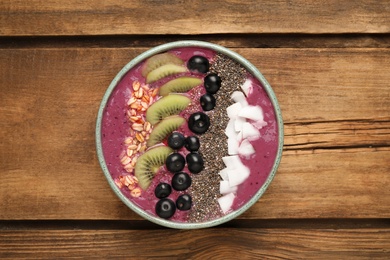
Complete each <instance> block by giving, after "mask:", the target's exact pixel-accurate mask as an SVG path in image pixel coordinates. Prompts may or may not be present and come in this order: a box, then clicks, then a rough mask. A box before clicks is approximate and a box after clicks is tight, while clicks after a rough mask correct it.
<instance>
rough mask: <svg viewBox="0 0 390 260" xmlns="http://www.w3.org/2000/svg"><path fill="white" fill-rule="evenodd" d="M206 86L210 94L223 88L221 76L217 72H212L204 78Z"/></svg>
mask: <svg viewBox="0 0 390 260" xmlns="http://www.w3.org/2000/svg"><path fill="white" fill-rule="evenodd" d="M204 87H205V89H206V91H207V92H208V93H210V94H215V93H217V92H218V90H219V89H220V88H221V78H220V77H219V76H218V75H217V74H215V73H210V74H209V75H207V76H206V77H205V78H204Z"/></svg>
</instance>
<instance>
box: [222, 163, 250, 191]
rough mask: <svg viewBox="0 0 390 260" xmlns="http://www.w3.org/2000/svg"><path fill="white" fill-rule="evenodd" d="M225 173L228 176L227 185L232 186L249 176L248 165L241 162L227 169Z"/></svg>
mask: <svg viewBox="0 0 390 260" xmlns="http://www.w3.org/2000/svg"><path fill="white" fill-rule="evenodd" d="M227 174H228V178H229V185H230V187H233V186H237V185H240V184H241V183H243V182H244V181H245V180H246V179H247V178H248V177H249V175H250V170H249V168H248V167H246V166H245V165H243V164H241V165H240V166H239V167H236V168H234V169H229V171H228V172H227Z"/></svg>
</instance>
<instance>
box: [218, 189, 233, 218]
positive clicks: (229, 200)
mask: <svg viewBox="0 0 390 260" xmlns="http://www.w3.org/2000/svg"><path fill="white" fill-rule="evenodd" d="M235 197H236V196H235V195H234V193H232V192H231V193H228V194H226V195H223V196H222V197H220V198H218V203H219V206H220V207H221V209H222V211H223V213H225V214H226V213H228V212H229V210H230V208H231V207H232V205H233V202H234V199H235Z"/></svg>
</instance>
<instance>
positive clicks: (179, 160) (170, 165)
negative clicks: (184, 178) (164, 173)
mask: <svg viewBox="0 0 390 260" xmlns="http://www.w3.org/2000/svg"><path fill="white" fill-rule="evenodd" d="M185 163H186V161H185V159H184V157H183V155H181V154H180V153H172V154H170V155H169V156H168V157H167V159H166V160H165V164H166V166H167V169H168V171H170V172H173V173H175V172H179V171H181V170H183V168H184V165H185Z"/></svg>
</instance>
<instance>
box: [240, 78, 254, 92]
mask: <svg viewBox="0 0 390 260" xmlns="http://www.w3.org/2000/svg"><path fill="white" fill-rule="evenodd" d="M241 89H242V91H244V93H245V96H248V95H249V94H250V93H251V92H252V89H253V86H252V80H250V79H247V80H245V82H244V84H242V85H241Z"/></svg>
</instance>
